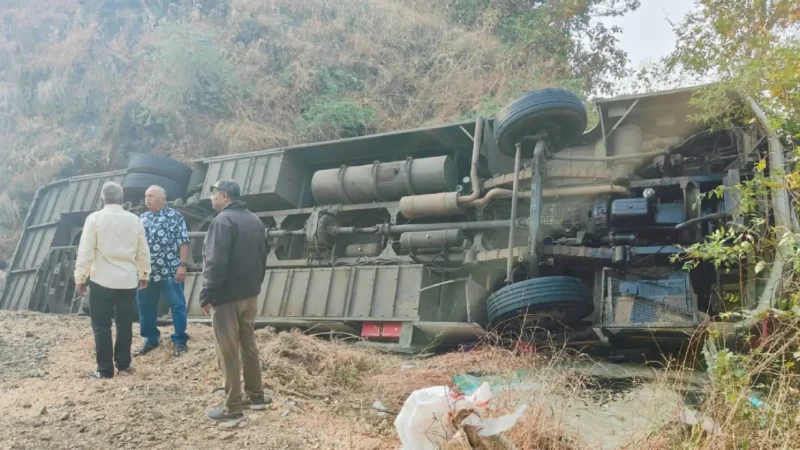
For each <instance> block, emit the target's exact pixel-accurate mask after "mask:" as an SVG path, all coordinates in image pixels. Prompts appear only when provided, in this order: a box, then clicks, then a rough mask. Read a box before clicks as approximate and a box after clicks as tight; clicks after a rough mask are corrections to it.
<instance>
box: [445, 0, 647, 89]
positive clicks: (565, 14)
mask: <svg viewBox="0 0 800 450" xmlns="http://www.w3.org/2000/svg"><path fill="white" fill-rule="evenodd" d="M445 1H446V2H447V4H448V5H447V7H448V10H449V12H450V17H451V19H452V20H454V21H455V22H456V23H458V24H460V25H463V26H467V27H475V28H482V29H488V30H491V31H492V32H494V33H495V34H496V35H497V36H499V37H500V39H501V40H502V41H503V42H504V43H505V44H506V45H507V47H508V50H509V51H511V52H514V53H518V56H519V58H520V59H521V60H525V59H533V60H536V61H542V62H543V63H546V64H549V65H551V66H552V68H553V69H554V71H555V72H556V73H560V74H561V77H562V78H564V79H578V80H581V82H582V84H583V86H582V87H583V90H584V91H585V92H586V93H590V94H613V93H614V92H615V91H616V86H617V81H618V80H619V79H621V78H623V77H625V76H627V75H629V66H628V55H627V53H625V51H624V50H622V49H621V48H620V47H618V46H617V38H616V35H617V34H619V33H620V32H621V31H622V30H621V29H620V28H618V27H610V28H609V27H607V26H606V25H605V24H604V23H603V22H602V21H600V20H599V19H603V18H606V17H616V16H621V15H624V14H626V13H628V12H631V11H634V10H636V9H637V8H638V7H639V5H640V1H639V0H527V1H519V0H445Z"/></svg>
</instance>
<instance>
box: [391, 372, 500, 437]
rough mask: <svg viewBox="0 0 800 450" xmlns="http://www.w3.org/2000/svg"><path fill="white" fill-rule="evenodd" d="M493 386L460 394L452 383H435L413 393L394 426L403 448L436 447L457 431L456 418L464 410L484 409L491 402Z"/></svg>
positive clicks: (484, 386)
mask: <svg viewBox="0 0 800 450" xmlns="http://www.w3.org/2000/svg"><path fill="white" fill-rule="evenodd" d="M489 400H491V389H490V387H489V383H483V384H481V386H480V387H479V388H478V389H477V390H476V391H475V392H474V393H473V394H472V395H470V396H464V395H460V394H456V393H455V392H453V391H451V390H450V388H449V387H448V386H433V387H429V388H424V389H418V390H416V391H414V392H412V393H411V395H409V396H408V398H407V399H406V402H405V404H403V409H402V410H401V411H400V414H398V415H397V419H395V421H394V426H395V428H396V429H397V434H398V436H399V437H400V442H401V443H402V444H403V450H436V449H439V448H441V446H442V445H443V444H444V443H445V442H447V440H448V439H449V438H450V437H452V435H453V434H454V433H455V431H456V430H455V429H454V428H453V425H452V419H453V416H454V415H455V414H457V413H458V412H459V411H461V410H462V409H474V410H476V411H481V410H483V409H485V408H486V407H487V406H488V405H489Z"/></svg>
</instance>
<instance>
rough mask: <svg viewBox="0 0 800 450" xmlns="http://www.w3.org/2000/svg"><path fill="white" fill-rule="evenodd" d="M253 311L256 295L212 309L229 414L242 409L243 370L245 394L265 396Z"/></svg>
mask: <svg viewBox="0 0 800 450" xmlns="http://www.w3.org/2000/svg"><path fill="white" fill-rule="evenodd" d="M256 310H257V302H256V297H251V298H246V299H243V300H239V301H236V302H233V303H226V304H223V305H219V306H216V307H214V308H211V324H212V327H213V329H214V343H215V347H216V350H217V358H218V359H219V366H220V369H221V370H222V379H223V382H224V383H225V395H226V397H227V398H226V400H225V407H226V409H227V410H228V411H229V412H232V413H238V412H241V411H242V384H241V377H240V375H241V373H242V372H244V390H245V394H246V395H247V396H248V397H249V398H260V397H263V396H264V385H263V384H262V382H261V361H260V359H259V357H258V347H257V346H256V337H255V325H256ZM240 352H241V359H240V357H239V353H240ZM241 368H243V369H244V370H243V371H242V370H241Z"/></svg>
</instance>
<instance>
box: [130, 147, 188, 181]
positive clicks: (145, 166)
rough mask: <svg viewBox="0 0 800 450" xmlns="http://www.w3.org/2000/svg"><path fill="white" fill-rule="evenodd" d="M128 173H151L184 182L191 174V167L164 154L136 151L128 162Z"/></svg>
mask: <svg viewBox="0 0 800 450" xmlns="http://www.w3.org/2000/svg"><path fill="white" fill-rule="evenodd" d="M128 173H151V174H155V175H160V176H162V177H164V178H169V179H170V180H173V181H177V182H178V183H179V184H186V183H188V182H189V178H190V177H191V176H192V168H191V167H189V166H187V165H185V164H183V163H180V162H178V161H175V160H174V159H172V158H167V157H166V156H161V155H155V154H153V153H136V154H134V155H133V156H132V157H131V160H130V162H128Z"/></svg>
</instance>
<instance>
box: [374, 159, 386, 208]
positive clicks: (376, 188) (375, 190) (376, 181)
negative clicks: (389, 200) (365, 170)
mask: <svg viewBox="0 0 800 450" xmlns="http://www.w3.org/2000/svg"><path fill="white" fill-rule="evenodd" d="M380 164H381V162H380V161H378V160H375V161H373V163H372V171H371V172H372V190H373V191H374V192H375V198H376V199H378V201H379V202H385V201H386V200H385V199H384V198H383V197H381V194H380V192H379V191H378V166H379V165H380Z"/></svg>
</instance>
